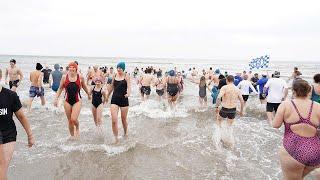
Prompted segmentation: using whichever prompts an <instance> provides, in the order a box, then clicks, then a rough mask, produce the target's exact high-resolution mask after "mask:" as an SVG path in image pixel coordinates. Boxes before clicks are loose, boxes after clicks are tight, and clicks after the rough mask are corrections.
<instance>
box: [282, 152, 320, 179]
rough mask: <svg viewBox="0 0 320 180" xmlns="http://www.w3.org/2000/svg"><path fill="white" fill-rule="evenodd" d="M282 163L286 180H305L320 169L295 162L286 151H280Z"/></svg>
mask: <svg viewBox="0 0 320 180" xmlns="http://www.w3.org/2000/svg"><path fill="white" fill-rule="evenodd" d="M279 154H280V163H281V169H282V173H283V177H284V179H285V180H290V179H297V180H303V178H304V177H305V176H306V175H307V174H309V173H310V172H311V171H313V170H315V169H316V168H319V166H318V167H309V166H305V165H304V164H301V163H300V162H298V161H297V160H295V159H294V158H293V157H291V155H289V153H288V152H287V151H286V150H285V149H284V148H281V149H280V152H279Z"/></svg>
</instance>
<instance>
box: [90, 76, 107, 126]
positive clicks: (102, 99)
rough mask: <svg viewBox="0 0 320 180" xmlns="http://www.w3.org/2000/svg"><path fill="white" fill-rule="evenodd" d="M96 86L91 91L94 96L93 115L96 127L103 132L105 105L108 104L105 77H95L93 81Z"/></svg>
mask: <svg viewBox="0 0 320 180" xmlns="http://www.w3.org/2000/svg"><path fill="white" fill-rule="evenodd" d="M93 82H94V84H95V86H93V87H92V89H91V91H90V95H92V109H91V110H92V115H93V120H94V123H95V125H96V126H97V128H98V130H99V131H101V130H102V129H101V127H102V111H103V104H105V103H106V100H107V93H106V91H105V89H103V84H104V78H103V77H101V76H100V77H95V78H94V79H93Z"/></svg>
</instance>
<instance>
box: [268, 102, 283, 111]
mask: <svg viewBox="0 0 320 180" xmlns="http://www.w3.org/2000/svg"><path fill="white" fill-rule="evenodd" d="M280 104H281V103H269V102H267V112H273V111H274V112H277V110H278V107H279V105H280Z"/></svg>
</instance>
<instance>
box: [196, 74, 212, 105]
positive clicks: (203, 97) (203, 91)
mask: <svg viewBox="0 0 320 180" xmlns="http://www.w3.org/2000/svg"><path fill="white" fill-rule="evenodd" d="M193 82H194V83H196V84H198V85H199V103H200V106H201V107H203V106H207V89H208V90H209V91H211V90H210V89H209V86H208V85H207V82H206V77H205V76H201V78H200V80H199V81H193Z"/></svg>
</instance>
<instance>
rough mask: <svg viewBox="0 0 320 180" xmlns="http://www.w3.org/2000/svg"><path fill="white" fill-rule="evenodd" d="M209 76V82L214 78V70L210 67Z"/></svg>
mask: <svg viewBox="0 0 320 180" xmlns="http://www.w3.org/2000/svg"><path fill="white" fill-rule="evenodd" d="M207 74H208V79H209V80H211V78H212V76H213V70H212V67H210V68H209V70H208V73H207Z"/></svg>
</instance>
